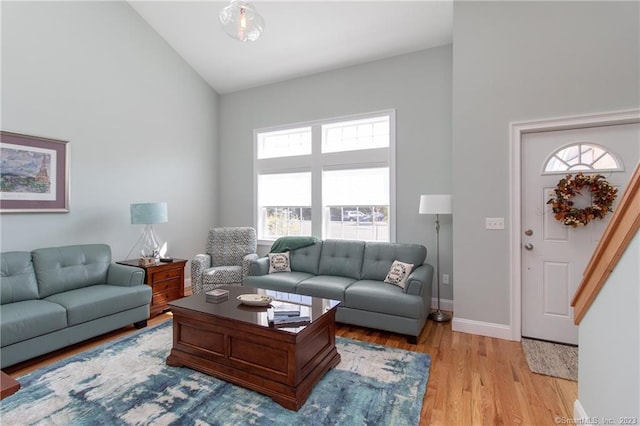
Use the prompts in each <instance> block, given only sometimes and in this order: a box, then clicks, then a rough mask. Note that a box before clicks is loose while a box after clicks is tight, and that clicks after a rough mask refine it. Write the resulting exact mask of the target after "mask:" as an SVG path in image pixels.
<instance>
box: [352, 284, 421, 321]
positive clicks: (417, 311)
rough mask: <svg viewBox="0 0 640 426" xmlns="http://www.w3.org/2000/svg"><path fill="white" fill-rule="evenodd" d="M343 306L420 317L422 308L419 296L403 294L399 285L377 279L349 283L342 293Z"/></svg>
mask: <svg viewBox="0 0 640 426" xmlns="http://www.w3.org/2000/svg"><path fill="white" fill-rule="evenodd" d="M344 306H346V307H348V308H352V309H362V310H364V311H373V312H380V313H383V314H389V315H397V316H401V317H409V318H420V317H421V315H422V311H423V309H424V308H423V302H422V298H421V297H420V296H414V295H411V294H405V293H404V292H403V291H402V289H401V288H400V287H398V286H395V285H393V284H385V283H383V282H382V281H377V280H376V281H374V280H362V281H356V282H354V283H353V284H351V285H350V286H349V288H347V290H346V291H345V293H344Z"/></svg>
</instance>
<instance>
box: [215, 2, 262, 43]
mask: <svg viewBox="0 0 640 426" xmlns="http://www.w3.org/2000/svg"><path fill="white" fill-rule="evenodd" d="M219 19H220V23H221V24H222V28H223V29H224V31H225V32H226V33H227V34H228V35H229V37H232V38H235V39H236V40H240V41H256V40H257V39H258V38H259V37H260V34H262V31H263V30H264V20H263V19H262V16H260V15H259V14H258V13H257V12H256V9H255V8H254V7H253V5H252V4H250V3H247V2H244V1H240V0H231V3H230V4H229V5H228V6H226V7H224V8H223V9H222V10H221V11H220V15H219Z"/></svg>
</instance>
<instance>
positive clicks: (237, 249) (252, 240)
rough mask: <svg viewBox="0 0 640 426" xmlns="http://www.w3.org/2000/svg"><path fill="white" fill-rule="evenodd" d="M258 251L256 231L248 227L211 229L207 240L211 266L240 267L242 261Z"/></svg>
mask: <svg viewBox="0 0 640 426" xmlns="http://www.w3.org/2000/svg"><path fill="white" fill-rule="evenodd" d="M257 249H258V240H257V238H256V230H255V229H253V228H251V227H248V226H240V227H233V228H231V227H229V228H212V229H210V230H209V238H208V239H207V253H209V254H210V255H211V266H229V265H242V259H244V257H245V256H246V255H248V254H252V253H255V252H256V251H257Z"/></svg>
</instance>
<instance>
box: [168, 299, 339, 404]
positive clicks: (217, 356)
mask: <svg viewBox="0 0 640 426" xmlns="http://www.w3.org/2000/svg"><path fill="white" fill-rule="evenodd" d="M225 289H227V290H229V298H228V299H227V300H226V301H223V302H218V303H212V302H207V301H206V297H205V295H204V294H196V295H193V296H190V297H185V298H183V299H180V300H176V301H174V302H171V303H169V306H170V307H171V312H173V348H172V349H171V353H170V354H169V357H168V358H167V361H166V362H167V365H170V366H172V367H181V366H185V367H189V368H193V369H194V370H198V371H201V372H203V373H206V374H209V375H212V376H215V377H217V378H219V379H222V380H225V381H227V382H231V383H235V384H237V385H240V386H243V387H246V388H248V389H252V390H254V391H256V392H260V393H263V394H265V395H268V396H270V397H271V398H272V399H273V400H274V401H276V402H277V403H279V404H280V405H282V406H283V407H285V408H287V409H289V410H296V411H297V410H298V409H300V407H302V405H303V404H304V402H305V401H306V400H307V398H308V396H309V394H310V393H311V391H312V389H313V386H315V384H316V383H318V381H320V379H321V378H322V376H324V374H325V373H326V372H327V371H329V369H331V368H333V367H335V366H336V365H338V363H340V354H339V353H338V350H337V349H336V345H335V330H336V329H335V314H336V310H337V306H338V304H339V303H340V302H339V301H336V300H329V299H320V298H317V297H313V298H311V299H312V301H311V305H310V306H308V305H300V304H298V306H299V309H300V312H302V314H301V315H305V316H309V317H310V322H309V324H308V325H304V326H292V327H289V328H275V327H270V326H269V322H268V309H269V308H268V307H257V306H247V305H243V304H241V303H240V302H239V301H238V300H237V299H236V298H237V296H238V295H240V294H247V293H258V294H264V293H265V290H260V289H255V288H250V287H225ZM278 295H279V297H280V298H281V299H282V298H286V296H287V295H288V293H282V292H279V293H278ZM291 296H294V297H292V298H291V299H290V300H295V297H297V298H298V300H299V295H291ZM278 305H280V306H285V307H286V309H291V308H292V307H293V308H295V307H296V303H290V302H286V301H281V300H278V301H274V302H272V306H275V307H278Z"/></svg>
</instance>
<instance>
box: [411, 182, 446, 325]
mask: <svg viewBox="0 0 640 426" xmlns="http://www.w3.org/2000/svg"><path fill="white" fill-rule="evenodd" d="M451 198H452V197H451V195H448V194H434V195H421V196H420V208H419V210H418V213H419V214H435V215H436V282H437V286H438V290H437V295H438V310H437V311H435V312H431V313H430V314H429V318H431V319H432V320H434V321H436V322H446V321H449V320H451V316H450V315H449V314H447V313H444V312H442V311H441V310H440V217H439V215H441V214H451Z"/></svg>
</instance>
